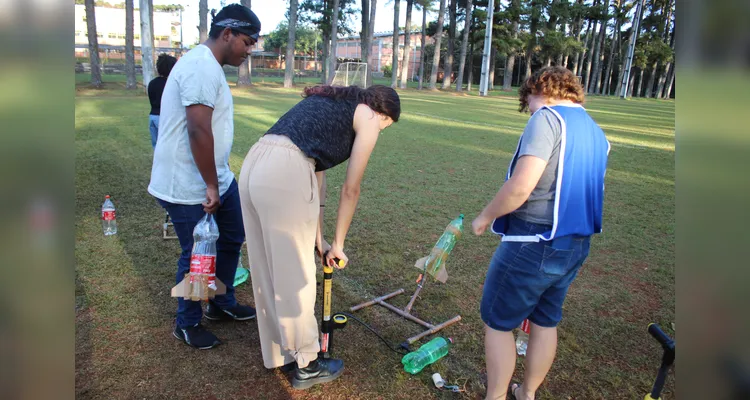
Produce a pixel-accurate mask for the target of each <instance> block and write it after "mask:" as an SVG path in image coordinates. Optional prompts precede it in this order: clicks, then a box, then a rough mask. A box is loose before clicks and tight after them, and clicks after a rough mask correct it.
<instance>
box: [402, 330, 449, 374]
mask: <svg viewBox="0 0 750 400" xmlns="http://www.w3.org/2000/svg"><path fill="white" fill-rule="evenodd" d="M451 344H453V339H451V338H448V339H445V338H442V337H436V338H435V339H432V340H430V341H429V342H427V343H425V344H423V345H422V347H420V348H419V350H417V351H412V352H411V353H409V354H407V355H405V356H404V358H402V359H401V364H404V371H406V372H408V373H410V374H412V375H413V374H417V373H419V372H420V371H422V369H424V367H426V366H428V365H430V364H432V363H434V362H435V361H437V360H439V359H441V358H443V357H445V355H446V354H448V347H450V345H451Z"/></svg>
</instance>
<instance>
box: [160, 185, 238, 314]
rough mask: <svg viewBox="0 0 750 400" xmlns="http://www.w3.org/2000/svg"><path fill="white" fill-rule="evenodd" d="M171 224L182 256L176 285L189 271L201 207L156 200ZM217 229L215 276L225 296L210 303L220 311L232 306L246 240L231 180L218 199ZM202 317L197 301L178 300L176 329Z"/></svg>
mask: <svg viewBox="0 0 750 400" xmlns="http://www.w3.org/2000/svg"><path fill="white" fill-rule="evenodd" d="M157 200H158V201H159V204H161V206H162V207H164V209H166V210H167V212H168V213H169V217H170V218H171V219H172V223H173V224H174V231H175V233H176V234H177V238H178V239H179V240H180V247H182V254H181V255H180V258H179V260H177V279H176V281H177V283H180V282H182V280H183V279H184V278H185V274H187V273H188V272H190V255H191V254H192V250H193V229H195V225H197V224H198V221H200V219H201V218H203V216H204V215H206V214H205V212H203V206H202V205H200V204H197V205H183V204H173V203H169V202H166V201H163V200H160V199H157ZM214 217H215V218H216V224H217V225H218V226H219V240H218V241H217V242H216V277H217V278H218V279H219V280H221V282H222V283H224V285H226V287H227V293H226V294H223V295H217V296H216V297H215V298H214V299H213V300H212V302H213V303H214V304H216V305H217V306H218V307H219V308H221V309H227V308H231V307H234V306H235V305H236V304H237V300H236V299H235V298H234V274H235V272H237V263H238V262H239V257H240V248H241V247H242V243H244V241H245V227H244V225H243V224H242V209H241V208H240V192H239V190H238V189H237V181H232V184H231V185H230V186H229V189H228V190H227V191H226V193H224V194H223V195H222V196H221V205H220V206H219V209H218V210H217V211H216V214H215V215H214ZM202 317H203V308H202V307H201V302H200V301H190V300H185V299H183V298H182V297H178V300H177V326H178V327H179V328H186V327H188V326H194V325H196V324H197V323H199V322H200V320H201V318H202Z"/></svg>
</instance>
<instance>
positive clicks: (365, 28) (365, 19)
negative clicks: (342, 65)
mask: <svg viewBox="0 0 750 400" xmlns="http://www.w3.org/2000/svg"><path fill="white" fill-rule="evenodd" d="M360 19H361V20H362V30H361V31H360V32H359V38H360V41H359V44H360V47H361V49H360V52H361V56H360V59H359V61H361V62H364V63H367V74H366V75H365V87H368V86H369V84H368V81H369V79H368V77H369V75H370V50H371V48H372V46H371V45H370V42H368V41H367V38H368V33H369V32H370V2H369V1H368V0H362V14H361V18H360Z"/></svg>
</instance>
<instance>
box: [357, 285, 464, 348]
mask: <svg viewBox="0 0 750 400" xmlns="http://www.w3.org/2000/svg"><path fill="white" fill-rule="evenodd" d="M425 279H427V276H426V275H421V278H420V279H419V281H418V284H417V290H415V291H414V294H413V295H412V296H411V300H409V304H407V305H406V307H404V309H403V310H401V309H399V308H397V307H395V306H393V305H392V304H389V303H386V300H388V299H390V298H391V297H394V296H398V295H399V294H402V293H404V289H403V288H401V289H399V290H397V291H395V292H393V293H389V294H386V295H384V296H380V297H378V298H376V299H372V300H370V301H366V302H364V303H362V304H358V305H356V306H354V307H351V308H349V311H351V312H354V311H357V310H361V309H363V308H365V307H369V306H371V305H374V304H379V305H381V306H383V307H385V308H386V309H388V310H390V311H393V312H394V313H396V314H398V315H400V316H402V317H404V318H406V319H408V320H409V321H412V322H415V323H417V324H419V325H422V326H423V327H425V328H427V330H426V331H424V332H422V333H419V334H417V335H414V336H412V337H410V338H408V339H406V343H405V344H409V345H410V344H412V343H414V342H416V341H417V340H419V339H421V338H423V337H425V336H427V335H432V334H433V333H436V332H438V331H440V330H441V329H443V328H445V327H448V326H450V325H453V324H455V323H456V322H458V321H460V320H461V316H460V315H456V316H455V317H453V318H451V319H449V320H447V321H445V322H443V323H441V324H438V325H433V324H431V323H429V322H426V321H423V320H421V319H419V318H417V317H415V316H414V315H413V314H412V313H411V308H412V307H413V306H414V302H415V301H416V299H417V296H418V295H419V292H420V291H421V290H422V286H423V283H424V280H425ZM402 346H403V345H402Z"/></svg>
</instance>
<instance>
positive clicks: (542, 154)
mask: <svg viewBox="0 0 750 400" xmlns="http://www.w3.org/2000/svg"><path fill="white" fill-rule="evenodd" d="M561 134H562V126H560V121H559V120H558V119H557V117H555V115H554V114H553V113H552V111H550V110H546V109H541V110H539V111H537V112H535V113H534V115H532V116H531V118H530V119H529V123H528V124H526V128H525V129H524V130H523V135H522V136H521V147H520V148H519V152H518V157H521V156H534V157H538V158H541V159H542V160H544V161H549V159H550V156H551V155H552V150H553V149H554V148H555V143H556V142H557V139H558V138H559V137H560V135H561Z"/></svg>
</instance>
